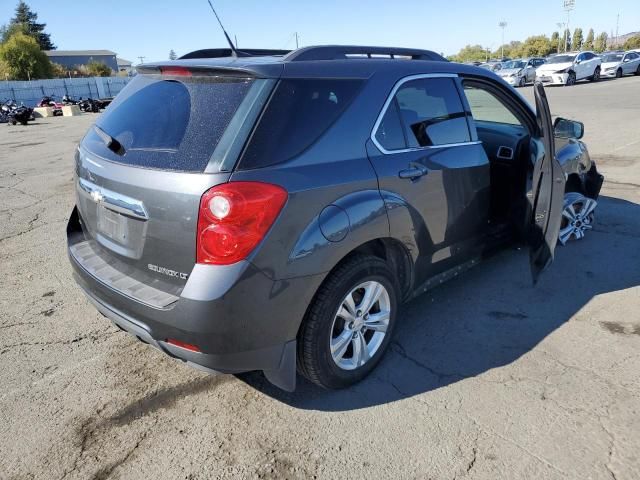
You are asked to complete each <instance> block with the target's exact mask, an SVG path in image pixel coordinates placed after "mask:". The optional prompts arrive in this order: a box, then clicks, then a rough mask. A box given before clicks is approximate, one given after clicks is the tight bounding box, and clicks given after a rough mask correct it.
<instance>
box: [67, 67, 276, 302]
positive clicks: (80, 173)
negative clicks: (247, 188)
mask: <svg viewBox="0 0 640 480" xmlns="http://www.w3.org/2000/svg"><path fill="white" fill-rule="evenodd" d="M272 85H273V80H265V79H256V78H252V77H251V76H249V75H247V74H243V73H241V72H235V73H233V72H231V73H228V72H227V73H224V74H220V73H219V72H218V73H214V72H203V71H201V72H193V71H189V70H186V69H183V68H181V67H177V68H176V67H172V68H165V69H163V70H162V73H160V72H157V73H153V74H143V75H138V76H136V78H135V79H133V80H132V81H131V82H130V83H129V85H128V86H127V87H126V88H125V89H124V90H123V91H122V92H121V93H120V94H119V95H118V97H117V98H116V100H115V101H114V102H113V103H112V104H111V105H110V106H109V108H108V109H107V110H106V111H105V113H104V114H103V115H102V116H101V117H100V118H99V119H98V120H97V122H96V124H95V126H93V127H91V129H90V130H89V132H88V133H87V134H86V136H85V137H84V139H83V140H82V142H81V144H80V146H79V148H78V153H77V155H76V175H77V178H76V182H77V183H76V192H77V207H78V213H79V215H80V223H81V225H82V230H83V232H84V239H85V240H84V241H83V242H81V245H74V246H72V247H71V252H72V254H73V255H74V257H75V258H76V260H77V261H78V262H79V263H80V264H81V265H82V266H83V267H84V268H85V269H86V270H88V271H89V273H91V274H92V275H93V276H95V277H97V279H98V280H100V281H102V282H103V283H105V284H107V285H109V286H111V287H113V288H115V289H118V290H120V291H122V292H123V293H125V294H127V295H128V296H131V297H133V298H135V299H137V300H140V301H143V302H145V303H149V304H150V305H152V306H155V307H165V306H167V305H168V304H170V303H171V302H172V299H173V300H175V298H176V297H175V296H176V295H179V293H180V291H181V289H182V287H183V286H184V284H185V283H186V281H187V279H188V276H189V273H190V272H191V270H192V269H193V266H194V264H195V259H196V228H197V221H198V210H199V204H200V198H201V197H202V195H203V193H204V192H205V191H206V190H208V189H209V188H211V187H212V186H214V185H218V184H221V183H224V182H227V181H228V179H229V176H230V175H231V170H232V169H233V166H234V164H235V161H236V159H237V156H238V154H239V152H240V150H241V148H242V146H243V145H244V141H245V140H246V136H247V135H248V133H249V131H250V129H251V126H252V125H253V123H254V122H255V118H256V117H257V115H258V113H259V111H260V108H261V106H262V104H263V103H264V101H265V99H266V96H267V95H268V94H269V91H270V88H271V87H272ZM149 287H152V289H151V290H150V289H149ZM163 292H165V293H167V294H169V295H168V296H167V295H162V293H163Z"/></svg>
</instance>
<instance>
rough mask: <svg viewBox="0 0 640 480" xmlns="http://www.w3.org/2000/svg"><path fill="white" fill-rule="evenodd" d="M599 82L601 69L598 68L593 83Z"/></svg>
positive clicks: (594, 73)
mask: <svg viewBox="0 0 640 480" xmlns="http://www.w3.org/2000/svg"><path fill="white" fill-rule="evenodd" d="M598 80H600V69H599V68H596V69H595V71H594V72H593V81H594V82H597V81H598Z"/></svg>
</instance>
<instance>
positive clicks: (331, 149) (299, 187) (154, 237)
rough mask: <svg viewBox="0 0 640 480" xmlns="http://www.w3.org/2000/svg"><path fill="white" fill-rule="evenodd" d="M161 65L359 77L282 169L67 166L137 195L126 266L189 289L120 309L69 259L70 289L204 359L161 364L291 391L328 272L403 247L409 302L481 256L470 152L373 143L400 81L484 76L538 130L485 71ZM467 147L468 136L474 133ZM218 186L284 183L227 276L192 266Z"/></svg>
mask: <svg viewBox="0 0 640 480" xmlns="http://www.w3.org/2000/svg"><path fill="white" fill-rule="evenodd" d="M168 63H171V64H172V65H189V66H198V67H206V66H208V67H210V68H216V69H222V70H228V69H232V68H239V69H241V70H242V71H243V72H245V73H251V74H255V75H257V76H261V77H267V78H278V77H279V76H280V75H282V76H283V77H287V78H299V77H305V76H307V77H309V76H311V77H314V76H316V77H317V76H320V77H332V78H335V77H343V78H367V79H368V81H367V82H365V85H364V87H363V89H362V91H361V92H360V94H359V95H358V97H357V98H356V99H355V100H354V101H353V103H352V104H351V105H350V107H349V108H348V109H347V111H346V112H345V113H344V114H343V115H342V116H341V117H340V118H339V119H338V120H337V121H336V122H335V123H334V125H333V126H332V127H331V128H329V130H328V131H326V132H325V133H324V134H323V136H322V137H321V138H320V139H318V140H317V142H316V143H315V144H313V145H312V146H311V147H310V148H308V149H307V150H306V151H305V152H303V153H302V154H301V155H299V156H298V157H296V158H294V159H292V160H291V161H288V162H286V163H284V164H280V165H273V166H270V167H267V168H261V169H255V170H245V171H243V170H238V169H236V170H235V171H233V172H232V173H221V174H209V173H202V174H183V173H175V172H166V171H158V170H149V169H141V168H132V167H128V166H124V165H117V164H113V163H110V162H108V161H106V160H103V159H99V158H96V157H95V156H92V154H90V153H88V152H82V151H81V154H80V155H79V157H78V164H77V174H78V176H79V177H80V178H85V179H88V180H89V181H91V182H93V183H95V184H98V185H101V186H103V187H104V188H106V189H109V190H114V191H118V192H119V193H121V194H123V195H126V196H129V197H131V198H134V199H137V200H139V201H141V202H142V203H143V205H144V207H145V211H147V212H148V216H149V219H148V230H147V232H146V235H145V238H144V239H138V240H139V241H143V242H144V249H143V253H142V257H141V260H140V261H137V263H135V264H132V265H133V266H134V267H135V266H137V267H138V270H139V271H138V274H137V275H140V276H142V275H143V272H144V275H148V273H147V272H146V271H144V270H145V266H146V264H147V263H149V262H153V263H156V264H161V265H162V266H166V267H168V268H171V269H175V270H178V271H185V272H189V277H188V279H187V280H186V281H181V280H179V279H163V281H170V282H171V283H172V285H173V286H174V288H175V289H176V290H177V291H178V292H179V297H180V298H179V300H178V301H177V302H175V304H174V305H172V306H171V308H168V309H163V310H151V309H149V308H148V307H146V306H144V305H142V304H140V303H139V302H135V301H129V300H126V299H125V298H123V297H122V295H120V294H119V293H118V292H117V291H115V290H113V289H111V288H109V287H108V286H106V285H104V284H102V283H100V282H96V280H95V278H92V277H91V276H90V275H88V274H87V273H86V271H84V269H83V268H82V266H81V265H79V264H78V263H77V262H75V261H74V260H73V258H72V264H73V266H74V268H75V271H76V274H77V278H78V281H79V283H80V284H81V286H82V287H83V288H84V289H85V290H86V291H88V293H89V294H90V296H92V297H93V298H94V300H95V301H97V302H99V303H100V304H101V305H102V306H103V308H106V309H107V310H109V309H111V306H114V308H115V309H116V310H118V311H119V312H120V313H119V314H118V315H120V317H130V318H131V319H135V320H137V321H139V322H140V323H142V324H144V325H146V326H147V329H148V331H149V332H150V334H151V336H152V337H153V338H154V339H156V340H157V341H163V340H164V339H166V338H178V339H180V340H182V341H185V342H188V343H194V344H196V345H198V346H200V348H201V349H202V350H203V352H204V354H205V355H204V356H198V355H195V356H194V355H193V354H187V353H185V352H181V351H179V352H177V351H174V350H175V349H174V350H172V351H171V352H170V353H171V354H173V355H179V356H180V357H181V358H183V359H185V360H188V361H190V362H195V363H199V364H200V365H204V366H205V367H207V368H213V369H221V370H237V369H261V370H265V371H269V372H270V373H269V378H270V379H271V380H272V381H274V382H276V383H277V384H278V385H280V386H282V387H284V388H292V385H291V381H290V380H291V378H292V372H294V371H295V358H294V356H292V355H291V345H292V343H291V342H292V341H294V340H295V338H296V335H297V332H298V328H299V326H300V323H301V321H302V319H303V317H304V314H305V312H306V309H307V306H308V305H309V303H310V302H311V300H312V298H313V296H314V294H315V292H316V291H317V289H318V287H319V286H320V284H321V283H322V281H323V280H324V279H325V278H326V275H327V274H328V272H330V271H331V270H332V269H333V268H334V267H335V266H336V265H337V264H338V263H339V262H340V261H341V260H342V259H343V258H345V256H347V255H348V254H349V253H350V252H352V251H353V250H354V249H356V248H358V247H360V246H362V245H363V244H366V243H367V242H370V241H372V240H382V241H384V242H385V244H390V243H389V242H394V243H393V244H397V245H402V247H401V248H402V249H403V251H404V252H406V254H407V257H408V258H410V259H411V265H410V269H411V271H412V272H415V273H412V274H411V275H410V277H411V278H409V279H408V280H407V282H406V283H407V286H408V292H409V293H411V291H413V290H414V289H416V288H420V287H421V285H422V283H423V282H424V281H428V280H429V279H430V278H441V279H445V278H449V277H450V275H449V272H452V271H454V269H455V266H456V265H463V264H467V263H468V262H469V261H470V259H474V260H473V261H475V258H477V256H478V254H481V253H483V252H484V250H485V249H486V248H488V247H489V246H490V242H489V241H488V236H487V235H486V232H485V228H486V224H487V220H488V213H489V160H488V158H487V154H486V153H485V151H484V149H483V148H482V146H481V145H480V144H478V143H477V142H469V143H467V144H462V145H457V146H447V147H444V148H425V149H412V150H408V151H402V152H396V153H393V154H385V153H384V152H382V151H380V150H379V149H378V148H377V147H376V146H375V145H374V144H373V142H372V141H371V138H370V137H371V135H372V132H373V129H374V127H375V124H376V121H377V119H378V118H379V115H380V114H381V112H382V110H383V106H384V105H385V102H386V101H387V98H388V97H389V95H390V93H391V92H392V90H393V87H394V85H396V84H397V82H398V80H400V79H402V78H404V77H408V76H412V75H417V74H420V75H421V74H429V75H434V74H436V75H440V74H444V75H451V74H458V75H469V76H472V77H475V78H483V79H485V81H487V82H490V83H491V84H492V85H494V86H495V87H496V88H498V89H499V90H501V91H502V92H503V94H504V95H506V96H507V97H508V98H509V99H510V101H512V102H513V104H514V105H515V106H516V108H518V109H519V110H520V111H521V114H522V116H523V117H526V119H527V122H528V124H529V125H530V129H531V132H530V133H531V135H532V136H534V137H535V136H538V135H539V134H540V132H539V131H538V129H537V127H536V120H535V117H534V113H533V111H532V110H531V108H530V107H529V106H528V105H527V104H526V102H524V101H523V100H522V97H520V96H519V95H517V94H516V93H515V91H514V90H513V89H511V88H510V87H508V86H506V84H505V83H504V82H502V81H501V80H499V79H498V78H497V77H496V76H495V75H493V74H491V73H490V72H487V71H485V70H482V69H478V68H475V67H468V66H463V65H458V64H452V63H448V62H425V61H378V60H376V61H373V60H372V61H363V60H355V61H323V62H304V61H302V62H291V63H286V62H282V60H281V59H280V60H274V59H271V60H270V61H269V60H266V59H264V58H262V59H246V58H242V59H222V60H217V61H211V60H202V59H197V60H183V61H177V62H168ZM147 68H150V69H153V68H155V67H154V66H153V65H152V66H150V67H147ZM465 103H466V102H465ZM467 108H468V106H467ZM247 135H248V133H247ZM472 138H473V140H476V132H473V135H472ZM538 144H540V142H539V141H538V142H537V144H536V145H538ZM564 148H565V149H567V150H563V155H564V156H566V157H567V158H568V157H571V156H572V155H573V156H574V157H575V156H579V157H580V156H584V152H581V151H580V152H579V151H578V150H577V149H579V148H580V144H579V143H575V142H569V143H568V144H567V145H566V146H565V147H564ZM540 154H541V151H540V149H539V147H538V156H540ZM567 161H568V160H567ZM411 162H414V163H418V164H420V165H422V166H423V167H424V168H425V169H426V171H427V174H426V175H424V176H423V177H421V178H419V179H417V180H412V179H407V178H399V177H398V173H399V171H401V170H402V169H406V168H407V165H408V164H409V163H411ZM228 180H230V181H261V182H267V183H273V184H276V185H280V186H282V187H284V188H285V189H286V190H287V192H288V193H289V197H288V200H287V202H286V204H285V206H284V207H283V210H282V211H281V213H280V215H279V217H278V218H277V220H276V222H275V224H274V225H273V226H272V228H271V229H270V231H269V232H268V233H267V235H266V236H265V238H264V239H263V240H262V242H261V243H260V244H259V245H258V247H257V248H256V249H255V250H254V251H253V252H252V254H251V255H250V256H249V257H248V258H247V260H246V261H243V262H239V263H238V264H236V265H232V266H214V265H196V266H194V262H195V244H196V238H195V236H196V233H195V231H196V222H197V212H198V206H199V200H200V196H201V195H202V194H203V193H204V192H205V191H206V190H207V189H208V188H210V187H211V186H213V185H216V184H219V183H222V182H226V181H228ZM545 181H548V180H547V179H546V178H545ZM524 193H525V192H524V187H523V191H522V192H521V194H522V195H523V196H524ZM78 211H79V213H80V217H81V218H82V220H83V223H82V225H83V226H84V227H81V226H80V222H79V217H78V215H77V213H74V214H75V217H72V219H71V220H70V224H69V228H68V229H69V241H70V244H72V245H73V244H74V243H77V242H79V241H83V240H85V239H86V237H90V238H92V237H93V234H92V229H93V226H95V224H96V222H97V219H96V217H95V209H94V208H93V207H92V206H90V205H87V204H86V203H85V204H83V203H82V202H79V204H78ZM505 226H506V225H505ZM134 241H135V240H134ZM107 247H108V246H107ZM439 274H440V277H436V276H437V275H439ZM112 318H113V316H112ZM274 351H275V352H281V356H280V357H278V355H274V354H273V352H274ZM256 352H267V353H256ZM276 359H277V360H278V361H276ZM234 362H235V363H234ZM232 364H235V366H236V367H237V368H232V367H233V365H232Z"/></svg>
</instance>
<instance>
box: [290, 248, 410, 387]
mask: <svg viewBox="0 0 640 480" xmlns="http://www.w3.org/2000/svg"><path fill="white" fill-rule="evenodd" d="M398 291H399V289H398V284H397V280H396V277H395V275H394V274H393V272H392V271H391V269H390V268H389V265H388V264H387V263H386V262H385V261H384V260H382V259H380V258H377V257H373V256H366V255H357V256H354V257H352V258H350V259H348V260H347V261H345V262H344V263H343V264H342V265H340V266H339V267H338V268H337V269H336V270H335V271H334V272H332V273H331V274H330V276H329V277H328V278H327V279H326V280H325V282H324V283H323V285H322V286H321V287H320V289H319V290H318V292H317V293H316V296H315V298H314V300H313V302H312V304H311V306H310V307H309V310H308V311H307V314H306V315H305V319H304V321H303V323H302V326H301V327H300V332H299V333H298V370H299V371H300V373H301V374H302V375H304V376H305V377H306V378H307V379H309V380H310V381H312V382H313V383H315V384H316V385H319V386H321V387H323V388H327V389H338V388H345V387H348V386H350V385H353V384H354V383H357V382H359V381H360V380H362V379H363V378H365V377H366V376H367V375H368V374H369V373H370V372H371V371H372V370H373V369H374V368H375V366H376V365H377V364H378V362H379V361H380V359H381V358H382V356H383V355H384V352H385V350H386V349H387V347H388V345H389V342H390V341H391V336H392V334H393V328H394V326H395V322H396V315H397V310H398V298H399V294H398Z"/></svg>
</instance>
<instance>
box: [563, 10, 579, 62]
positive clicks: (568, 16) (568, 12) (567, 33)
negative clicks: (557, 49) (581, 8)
mask: <svg viewBox="0 0 640 480" xmlns="http://www.w3.org/2000/svg"><path fill="white" fill-rule="evenodd" d="M563 6H564V11H565V12H567V29H566V30H565V34H564V51H565V52H566V51H567V50H568V49H569V20H570V14H571V10H573V9H574V8H576V0H563Z"/></svg>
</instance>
